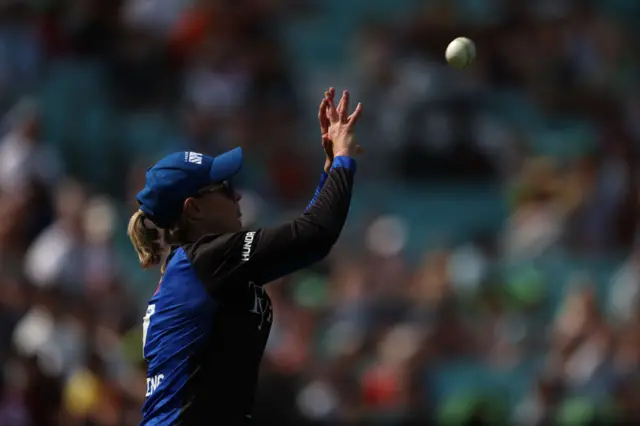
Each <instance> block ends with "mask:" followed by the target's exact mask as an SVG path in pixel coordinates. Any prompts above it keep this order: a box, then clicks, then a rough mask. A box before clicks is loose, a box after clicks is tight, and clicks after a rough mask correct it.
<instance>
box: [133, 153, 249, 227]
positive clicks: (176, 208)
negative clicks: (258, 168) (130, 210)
mask: <svg viewBox="0 0 640 426" xmlns="http://www.w3.org/2000/svg"><path fill="white" fill-rule="evenodd" d="M241 168H242V148H240V147H238V148H234V149H232V150H231V151H227V152H225V153H224V154H221V155H219V156H217V157H210V156H208V155H204V154H200V153H198V152H190V151H187V152H175V153H173V154H169V155H167V156H166V157H164V158H163V159H162V160H160V161H158V162H157V163H156V164H155V165H154V166H153V167H151V168H150V169H149V170H148V171H147V174H146V183H145V187H144V189H143V190H142V191H140V192H139V193H138V195H137V197H136V199H137V200H138V203H139V204H140V210H142V212H144V214H145V215H146V216H147V217H148V218H149V219H150V220H151V221H152V222H153V223H154V224H156V225H157V226H159V227H161V228H169V227H170V226H171V225H173V224H174V223H175V222H176V221H177V220H178V219H179V218H180V215H181V214H182V206H183V203H184V200H186V199H187V198H189V197H193V196H194V195H196V194H197V193H198V191H200V190H201V189H202V188H204V187H206V186H208V185H211V184H213V183H218V182H222V181H225V180H228V179H230V178H232V177H233V176H234V175H236V174H237V173H238V172H239V171H240V169H241Z"/></svg>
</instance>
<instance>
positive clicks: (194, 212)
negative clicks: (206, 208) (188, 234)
mask: <svg viewBox="0 0 640 426" xmlns="http://www.w3.org/2000/svg"><path fill="white" fill-rule="evenodd" d="M182 214H183V215H184V217H185V218H186V219H187V220H188V221H193V220H198V219H200V218H201V217H202V207H200V203H198V200H196V199H195V198H187V199H186V200H184V204H183V205H182Z"/></svg>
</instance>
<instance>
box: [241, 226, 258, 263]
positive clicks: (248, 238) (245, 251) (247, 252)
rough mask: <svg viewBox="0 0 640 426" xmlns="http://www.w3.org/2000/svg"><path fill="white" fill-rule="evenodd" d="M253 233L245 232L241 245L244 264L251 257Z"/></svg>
mask: <svg viewBox="0 0 640 426" xmlns="http://www.w3.org/2000/svg"><path fill="white" fill-rule="evenodd" d="M255 235H256V233H255V232H247V233H246V234H245V236H244V244H243V245H242V261H243V262H246V261H248V260H249V258H250V257H251V245H252V244H253V238H254V237H255Z"/></svg>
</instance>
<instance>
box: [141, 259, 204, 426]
mask: <svg viewBox="0 0 640 426" xmlns="http://www.w3.org/2000/svg"><path fill="white" fill-rule="evenodd" d="M215 312H216V302H214V300H213V299H212V298H211V297H210V296H209V294H208V293H207V291H206V289H205V287H204V285H203V284H202V283H201V282H200V281H199V279H198V278H197V276H196V273H195V271H194V269H193V267H192V265H191V263H190V262H189V260H188V259H187V257H186V254H185V252H184V250H183V249H182V248H178V249H176V251H175V252H174V254H173V256H172V257H171V259H170V260H169V263H168V264H167V270H166V272H165V274H164V277H163V278H162V280H161V282H160V284H159V286H158V290H157V291H156V294H155V295H154V296H153V297H152V298H151V300H150V301H149V304H148V308H147V315H146V316H145V319H144V325H143V330H144V331H143V336H144V337H143V338H144V342H143V345H144V346H143V353H144V358H145V359H146V360H147V362H148V364H149V365H148V372H147V392H146V400H145V402H144V405H143V407H142V415H143V420H142V422H141V423H140V425H141V426H142V425H144V426H151V425H171V424H176V422H177V420H178V418H179V416H180V413H181V411H182V408H183V404H184V403H185V401H184V398H185V388H186V387H187V386H188V378H189V376H190V373H191V371H190V365H189V363H190V360H191V358H192V356H193V355H194V354H196V353H197V352H198V351H199V350H200V349H201V348H202V346H203V345H204V344H206V341H207V339H208V337H209V334H210V328H211V324H212V319H213V315H214V314H215Z"/></svg>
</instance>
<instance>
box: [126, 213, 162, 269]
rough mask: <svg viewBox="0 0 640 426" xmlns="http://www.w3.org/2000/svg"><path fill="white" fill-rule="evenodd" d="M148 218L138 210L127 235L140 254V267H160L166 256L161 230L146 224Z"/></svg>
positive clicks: (130, 223)
mask: <svg viewBox="0 0 640 426" xmlns="http://www.w3.org/2000/svg"><path fill="white" fill-rule="evenodd" d="M145 220H146V216H145V214H144V213H143V212H142V211H141V210H138V211H137V212H135V213H134V214H133V216H131V219H130V220H129V227H128V229H127V234H128V235H129V239H130V240H131V244H133V248H135V249H136V252H137V253H138V259H140V265H141V266H142V267H143V268H144V269H147V268H150V267H152V266H156V265H159V264H160V262H162V257H163V256H164V252H165V250H164V247H163V243H162V239H161V237H160V230H159V229H158V228H156V227H155V226H147V225H146V224H145V222H144V221H145Z"/></svg>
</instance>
